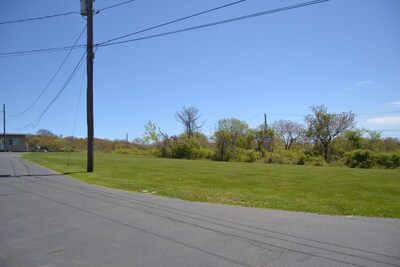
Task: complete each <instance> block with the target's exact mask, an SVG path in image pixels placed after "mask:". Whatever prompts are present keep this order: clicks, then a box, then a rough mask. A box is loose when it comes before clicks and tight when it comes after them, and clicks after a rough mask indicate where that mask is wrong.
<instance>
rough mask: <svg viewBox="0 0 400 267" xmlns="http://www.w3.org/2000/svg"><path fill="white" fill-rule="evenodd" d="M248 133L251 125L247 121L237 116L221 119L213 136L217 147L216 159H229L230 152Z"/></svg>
mask: <svg viewBox="0 0 400 267" xmlns="http://www.w3.org/2000/svg"><path fill="white" fill-rule="evenodd" d="M248 134H249V125H248V124H247V123H246V122H243V121H241V120H238V119H236V118H230V119H222V120H219V121H218V125H217V129H216V131H215V133H214V136H213V138H214V140H215V145H216V147H217V151H216V159H217V160H223V161H226V160H229V154H230V152H232V150H234V149H235V147H236V146H237V143H241V141H242V140H241V138H243V137H245V136H247V135H248ZM237 141H238V142H237Z"/></svg>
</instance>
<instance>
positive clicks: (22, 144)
mask: <svg viewBox="0 0 400 267" xmlns="http://www.w3.org/2000/svg"><path fill="white" fill-rule="evenodd" d="M5 137H6V144H5V151H6V152H8V151H10V152H25V151H26V135H25V134H6V136H5ZM3 142H4V135H0V151H4V143H3Z"/></svg>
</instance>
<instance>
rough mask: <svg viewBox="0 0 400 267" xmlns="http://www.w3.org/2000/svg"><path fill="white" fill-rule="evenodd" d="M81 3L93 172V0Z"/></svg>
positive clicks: (89, 167)
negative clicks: (84, 32) (82, 5)
mask: <svg viewBox="0 0 400 267" xmlns="http://www.w3.org/2000/svg"><path fill="white" fill-rule="evenodd" d="M81 1H86V4H87V6H86V14H87V96H86V101H87V103H86V105H87V106H86V108H87V133H88V137H87V172H93V138H94V126H93V124H94V123H93V120H94V119H93V57H94V55H93V0H81Z"/></svg>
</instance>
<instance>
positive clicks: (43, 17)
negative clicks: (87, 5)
mask: <svg viewBox="0 0 400 267" xmlns="http://www.w3.org/2000/svg"><path fill="white" fill-rule="evenodd" d="M73 14H79V12H66V13H60V14H54V15H48V16H41V17H36V18H28V19H19V20H11V21H3V22H0V25H4V24H13V23H20V22H26V21H34V20H42V19H51V18H55V17H61V16H68V15H73Z"/></svg>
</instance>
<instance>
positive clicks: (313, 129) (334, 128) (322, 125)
mask: <svg viewBox="0 0 400 267" xmlns="http://www.w3.org/2000/svg"><path fill="white" fill-rule="evenodd" d="M310 109H311V111H312V114H309V115H307V116H306V117H305V122H306V123H307V126H308V132H307V134H308V136H309V137H311V138H314V139H315V140H317V141H319V142H320V143H321V144H322V147H323V150H324V158H325V160H326V161H328V153H329V145H330V143H331V141H332V139H334V138H335V137H337V136H338V135H339V134H340V133H342V132H344V131H346V130H347V129H350V128H352V127H354V124H355V118H356V115H355V114H354V113H352V112H351V111H349V112H342V113H340V114H337V113H328V108H327V107H325V106H324V105H320V106H318V105H314V106H312V107H311V108H310Z"/></svg>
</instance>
